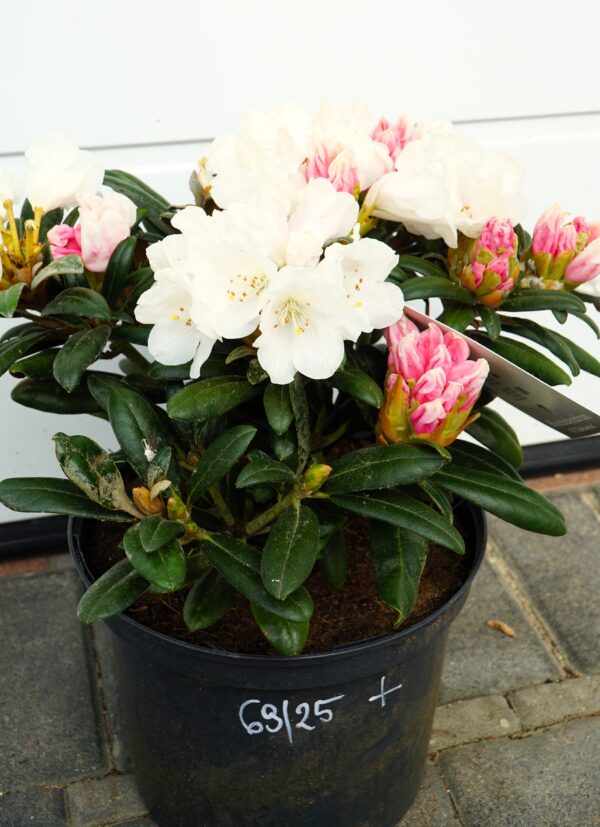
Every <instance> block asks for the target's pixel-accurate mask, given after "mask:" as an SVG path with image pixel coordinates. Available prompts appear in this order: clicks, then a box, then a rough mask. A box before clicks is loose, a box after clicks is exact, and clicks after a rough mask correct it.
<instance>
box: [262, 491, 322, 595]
mask: <svg viewBox="0 0 600 827" xmlns="http://www.w3.org/2000/svg"><path fill="white" fill-rule="evenodd" d="M318 547H319V521H318V519H317V517H316V515H315V513H314V512H313V511H311V510H310V508H307V507H306V506H304V505H291V506H288V508H286V509H285V511H283V512H282V513H281V514H280V515H279V517H278V518H277V520H276V521H275V523H274V524H273V526H272V527H271V531H270V532H269V536H268V537H267V542H266V544H265V548H264V551H263V554H262V558H261V568H260V571H261V576H262V581H263V583H264V586H265V588H266V590H267V591H268V592H269V593H270V594H272V595H273V597H276V598H277V599H278V600H285V598H286V597H288V595H290V594H291V593H292V592H294V591H295V590H296V589H297V588H299V586H301V585H302V584H303V583H304V581H305V580H306V578H307V577H308V576H309V574H310V573H311V571H312V569H313V566H314V564H315V559H316V556H317V551H318Z"/></svg>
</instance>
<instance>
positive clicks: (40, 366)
mask: <svg viewBox="0 0 600 827" xmlns="http://www.w3.org/2000/svg"><path fill="white" fill-rule="evenodd" d="M57 353H59V350H58V348H56V347H52V348H48V350H42V351H40V352H39V353H32V354H31V356H24V357H23V358H22V359H18V360H17V361H16V362H13V364H12V365H11V366H10V372H11V375H12V376H18V377H19V378H20V377H22V376H24V377H26V378H27V379H50V380H52V379H53V378H54V377H53V375H52V366H53V365H54V360H55V358H56V355H57Z"/></svg>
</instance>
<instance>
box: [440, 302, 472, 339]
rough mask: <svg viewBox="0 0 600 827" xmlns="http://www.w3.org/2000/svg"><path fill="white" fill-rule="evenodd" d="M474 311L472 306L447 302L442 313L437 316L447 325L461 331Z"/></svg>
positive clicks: (470, 320) (469, 322)
mask: <svg viewBox="0 0 600 827" xmlns="http://www.w3.org/2000/svg"><path fill="white" fill-rule="evenodd" d="M474 315H475V311H474V310H473V308H472V307H464V306H461V305H459V304H448V305H446V307H445V308H444V310H443V312H442V314H441V315H440V316H438V319H439V321H440V322H443V324H446V325H448V327H452V328H454V330H458V332H459V333H462V332H463V330H466V328H467V327H468V326H469V325H470V324H471V322H472V321H473V317H474Z"/></svg>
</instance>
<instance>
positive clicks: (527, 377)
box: [404, 307, 600, 438]
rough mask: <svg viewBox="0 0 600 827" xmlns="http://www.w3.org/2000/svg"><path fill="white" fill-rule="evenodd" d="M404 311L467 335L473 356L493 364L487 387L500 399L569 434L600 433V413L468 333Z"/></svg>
mask: <svg viewBox="0 0 600 827" xmlns="http://www.w3.org/2000/svg"><path fill="white" fill-rule="evenodd" d="M404 312H405V313H406V315H407V316H408V318H409V319H410V320H411V321H413V322H414V323H415V324H416V325H417V327H420V328H424V327H427V325H429V324H431V323H432V322H433V324H435V325H437V327H439V328H440V329H441V330H442V331H443V332H444V333H448V332H451V333H454V335H456V336H460V337H461V338H463V339H464V340H465V342H467V344H468V345H469V350H470V353H471V356H473V357H475V358H482V359H485V360H486V361H487V362H488V363H489V366H490V372H489V375H488V378H487V380H486V386H487V387H489V389H490V390H491V391H492V392H493V393H495V394H496V396H499V397H500V399H504V400H505V401H506V402H509V403H510V404H511V405H514V407H515V408H518V409H519V410H520V411H523V413H526V414H529V416H532V417H533V418H534V419H537V420H538V422H543V423H544V425H549V426H550V427H551V428H554V429H555V430H556V431H560V433H561V434H565V435H566V436H569V437H573V438H574V437H580V436H591V435H592V434H597V433H599V432H600V416H598V414H595V413H594V412H593V411H590V410H588V409H587V408H584V407H583V405H580V404H579V403H578V402H574V401H573V400H572V399H569V398H568V397H566V396H564V395H563V394H562V393H560V392H559V391H557V390H555V389H554V388H552V387H550V385H547V384H546V383H545V382H542V381H541V380H540V379H537V378H536V377H535V376H532V375H531V374H530V373H527V371H525V370H523V369H522V368H520V367H518V366H517V365H514V364H513V363H512V362H509V361H508V359H504V358H503V357H502V356H498V354H497V353H493V352H492V351H491V350H489V349H488V348H487V347H485V346H484V345H482V344H480V343H479V342H475V341H474V340H473V339H470V338H469V337H468V336H467V335H465V334H464V333H459V332H458V331H456V330H454V329H453V328H451V327H448V325H445V324H443V322H439V321H437V319H432V318H430V317H429V316H426V315H425V314H424V313H419V311H418V310H414V309H413V308H412V307H405V308H404Z"/></svg>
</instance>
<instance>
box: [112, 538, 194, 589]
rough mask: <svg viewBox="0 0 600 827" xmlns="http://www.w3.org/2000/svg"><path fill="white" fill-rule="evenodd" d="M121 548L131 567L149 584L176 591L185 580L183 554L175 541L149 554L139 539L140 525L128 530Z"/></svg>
mask: <svg viewBox="0 0 600 827" xmlns="http://www.w3.org/2000/svg"><path fill="white" fill-rule="evenodd" d="M123 548H124V549H125V554H126V555H127V559H128V560H129V562H130V563H131V565H132V566H133V567H134V568H135V570H136V571H137V572H139V574H141V575H142V577H144V578H145V579H146V580H148V582H149V583H154V584H156V585H157V586H160V587H161V588H162V589H169V590H171V591H172V590H173V589H177V588H179V586H181V585H182V584H183V582H184V580H185V575H186V571H187V566H186V559H185V554H184V553H183V549H182V548H181V546H180V544H179V543H178V542H177V540H171V541H170V542H169V543H166V544H165V545H163V546H161V547H160V548H159V549H157V550H156V551H154V552H152V553H151V554H149V553H148V552H147V551H146V550H145V548H144V546H143V545H142V541H141V538H140V524H139V523H136V524H135V525H132V526H131V528H128V529H127V531H126V532H125V534H124V536H123Z"/></svg>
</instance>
